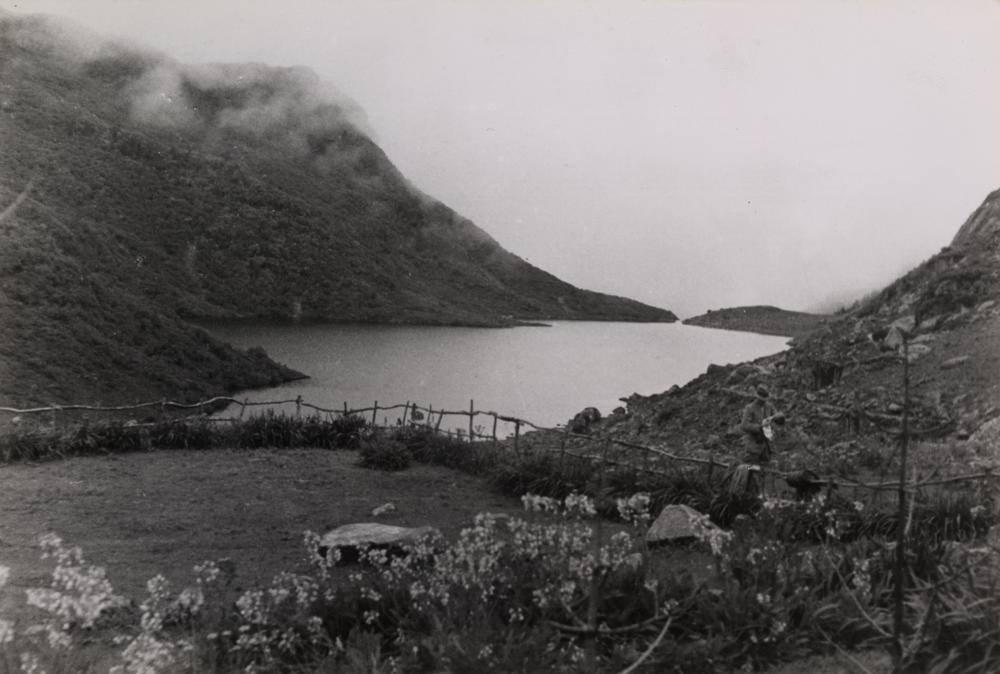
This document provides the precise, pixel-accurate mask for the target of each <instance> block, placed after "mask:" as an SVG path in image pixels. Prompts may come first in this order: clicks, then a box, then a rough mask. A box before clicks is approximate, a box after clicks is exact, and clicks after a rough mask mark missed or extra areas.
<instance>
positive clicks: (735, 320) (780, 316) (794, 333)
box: [684, 306, 829, 337]
mask: <svg viewBox="0 0 1000 674" xmlns="http://www.w3.org/2000/svg"><path fill="white" fill-rule="evenodd" d="M828 318H829V317H828V316H824V315H821V314H808V313H804V312H801V311H786V310H785V309H779V308H778V307H772V306H752V307H731V308H728V309H716V310H714V311H713V310H711V309H709V310H708V312H707V313H704V314H701V315H700V316H694V317H692V318H688V319H685V320H684V323H685V324H686V325H697V326H700V327H703V328H718V329H721V330H740V331H742V332H757V333H760V334H762V335H781V336H787V337H800V336H804V335H807V334H809V333H810V332H812V331H813V330H816V329H818V328H820V327H821V326H822V325H823V324H824V323H825V322H826V321H827V320H828Z"/></svg>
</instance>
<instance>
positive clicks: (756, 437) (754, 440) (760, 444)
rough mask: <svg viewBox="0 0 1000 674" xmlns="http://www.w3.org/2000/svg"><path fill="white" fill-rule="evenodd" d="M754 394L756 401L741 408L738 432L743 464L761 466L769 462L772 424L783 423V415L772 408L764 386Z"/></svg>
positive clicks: (760, 386) (772, 433)
mask: <svg viewBox="0 0 1000 674" xmlns="http://www.w3.org/2000/svg"><path fill="white" fill-rule="evenodd" d="M756 393H757V397H756V399H754V401H753V402H752V403H750V404H749V405H747V406H746V407H744V408H743V418H742V419H741V421H740V430H741V431H743V449H744V454H743V461H744V463H750V464H756V465H762V464H766V463H768V462H769V461H770V460H771V453H772V448H771V440H772V439H773V438H774V428H773V426H772V424H779V425H780V424H783V423H785V415H784V414H781V413H780V412H778V411H777V410H776V409H775V408H774V405H773V404H772V403H771V401H770V399H769V398H770V392H769V391H768V390H767V387H766V386H763V385H758V386H757V389H756Z"/></svg>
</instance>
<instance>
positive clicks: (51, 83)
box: [0, 14, 676, 402]
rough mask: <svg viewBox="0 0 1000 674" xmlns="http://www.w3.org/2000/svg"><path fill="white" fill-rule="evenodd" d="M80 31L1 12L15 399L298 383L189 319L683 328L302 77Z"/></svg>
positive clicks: (5, 279)
mask: <svg viewBox="0 0 1000 674" xmlns="http://www.w3.org/2000/svg"><path fill="white" fill-rule="evenodd" d="M74 30H75V29H72V28H70V27H67V26H65V25H63V24H59V23H54V22H52V21H50V20H48V19H45V18H40V17H16V16H12V15H9V14H2V15H0V147H2V148H3V154H2V157H0V209H4V215H3V217H2V222H0V280H2V293H3V294H2V296H0V302H2V304H3V310H4V316H5V320H4V322H3V325H2V330H0V375H2V376H0V399H2V400H5V401H7V402H25V401H27V400H36V401H37V400H45V399H51V400H65V399H67V398H68V397H70V396H85V395H87V394H88V393H94V394H99V395H100V396H101V397H102V398H106V397H124V396H126V394H127V395H128V396H134V395H136V394H140V393H141V394H153V393H155V394H166V393H172V394H176V393H177V392H178V391H180V392H184V393H187V394H190V395H191V396H193V395H195V394H196V393H198V394H200V393H204V392H208V391H217V390H220V389H228V388H233V387H243V386H246V385H251V384H254V383H259V382H265V383H266V382H271V381H277V380H280V379H282V378H287V376H291V375H289V373H287V372H282V371H281V370H280V369H279V368H277V367H275V366H274V365H273V364H268V365H265V364H264V363H265V362H266V359H265V360H261V358H260V354H257V358H256V359H255V360H254V363H256V365H255V366H254V367H244V366H243V365H241V364H239V363H244V364H245V362H244V361H243V360H241V358H245V357H246V355H245V354H244V355H242V356H241V355H239V354H237V353H236V352H234V351H233V350H231V349H229V348H228V347H225V346H223V345H220V344H217V343H215V342H213V340H211V339H210V338H209V337H208V336H207V335H205V334H204V333H201V332H199V331H197V330H195V329H193V328H191V327H190V326H189V325H187V324H186V323H185V320H184V319H197V318H211V319H217V318H232V319H262V318H266V319H277V320H324V321H371V322H409V323H438V324H468V325H510V324H513V323H515V322H516V321H519V320H522V321H523V320H536V319H547V318H551V319H588V320H601V319H606V320H634V321H672V320H676V317H675V316H674V315H673V314H672V313H670V312H669V311H665V310H663V309H658V308H655V307H650V306H647V305H643V304H640V303H639V302H635V301H632V300H628V299H624V298H619V297H613V296H609V295H604V294H600V293H594V292H588V291H585V290H581V289H579V288H575V287H573V286H571V285H569V284H567V283H565V282H563V281H561V280H559V279H557V278H555V277H554V276H552V275H550V274H547V273H546V272H544V271H542V270H540V269H537V268H535V267H533V266H532V265H530V264H528V263H527V262H525V261H524V260H522V259H521V258H519V257H517V256H516V255H513V254H512V253H509V252H508V251H506V250H504V249H503V248H501V247H500V246H499V245H498V244H497V242H496V241H494V240H493V239H492V238H490V237H489V236H488V235H487V234H486V233H485V232H483V231H482V230H480V229H479V228H477V227H476V226H475V225H474V224H473V223H471V222H470V221H468V220H467V219H465V218H463V217H461V216H460V215H458V214H456V213H455V212H454V211H452V210H451V209H449V208H448V207H447V206H445V205H443V204H441V203H440V202H437V201H435V200H433V199H431V198H429V197H427V196H426V195H424V194H421V193H420V192H419V191H417V190H416V189H414V188H413V187H412V186H411V185H410V184H409V183H408V182H407V181H406V180H405V179H404V178H403V176H402V175H400V173H399V172H398V171H397V170H396V169H395V167H394V166H393V165H392V164H391V162H390V161H389V160H388V159H387V158H386V156H385V154H384V153H383V152H382V151H381V150H380V149H379V148H378V146H377V145H376V144H375V143H374V142H373V141H372V140H371V139H370V138H369V137H368V136H367V135H366V134H365V133H364V132H363V131H362V130H361V129H362V127H363V120H361V119H360V113H359V111H358V110H357V109H356V107H355V106H353V104H351V103H350V102H349V101H346V100H344V99H343V98H342V97H338V96H336V95H335V94H332V93H328V92H324V91H322V87H321V86H320V83H319V82H318V81H317V79H316V77H315V76H314V75H313V74H312V73H310V72H308V71H306V70H304V69H300V68H272V67H268V66H263V65H259V64H240V65H209V66H188V65H183V64H179V63H176V62H174V61H171V60H170V59H168V58H165V57H163V56H160V55H157V54H153V53H149V52H143V51H139V50H136V49H134V48H126V47H122V46H119V45H113V44H110V43H108V42H105V41H102V40H100V39H98V38H96V37H95V36H92V35H86V34H77V33H76V32H74ZM213 359H214V360H213ZM218 359H222V360H223V361H226V362H228V363H230V364H231V365H232V366H233V367H228V366H226V367H222V366H221V365H220V366H219V367H217V365H219V364H218V363H216V360H218ZM210 363H214V364H210ZM147 380H152V381H150V382H149V383H148V385H144V384H143V382H144V381H147Z"/></svg>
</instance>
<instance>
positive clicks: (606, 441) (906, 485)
mask: <svg viewBox="0 0 1000 674" xmlns="http://www.w3.org/2000/svg"><path fill="white" fill-rule="evenodd" d="M220 405H225V406H229V405H237V406H239V407H240V411H239V415H238V416H236V417H214V418H211V421H216V422H222V423H227V422H239V421H240V420H241V419H242V418H243V416H244V414H245V412H246V410H247V408H250V407H272V406H277V405H295V411H296V414H297V415H301V412H302V409H303V408H304V409H308V410H313V411H314V412H318V413H322V414H327V415H330V416H331V417H332V416H333V415H338V416H341V417H347V416H361V415H364V416H365V417H366V419H367V415H368V414H369V413H371V420H370V424H371V426H373V427H382V428H387V427H392V426H394V424H389V423H388V421H387V420H386V422H385V423H384V424H382V425H381V426H380V425H379V424H378V413H379V412H391V411H397V410H403V415H402V418H401V419H397V423H396V424H395V425H396V426H399V425H403V426H405V425H406V424H407V421H409V423H410V424H411V425H416V426H421V427H425V428H429V429H433V431H434V432H435V433H444V434H447V435H448V436H451V435H452V431H451V430H449V429H446V430H444V431H442V430H441V422H442V420H443V419H444V418H445V417H452V416H460V417H468V420H469V422H468V423H469V428H468V435H467V436H465V437H468V440H469V442H475V441H476V440H477V439H479V440H490V441H492V442H493V443H494V444H496V443H497V442H498V441H499V440H500V438H499V437H498V436H497V424H498V423H499V422H504V423H509V424H513V425H514V433H513V436H512V439H513V445H514V450H515V451H520V435H521V428H522V427H524V428H528V429H531V430H534V431H540V432H546V433H555V434H558V435H559V436H560V438H561V442H560V447H559V448H558V449H555V448H545V451H551V452H558V453H559V454H560V456H569V457H572V458H575V459H578V460H585V461H593V462H595V463H599V464H602V465H616V466H623V467H627V468H630V469H631V470H633V471H638V472H645V473H649V474H654V475H657V474H663V471H661V470H657V469H655V468H651V467H650V466H648V465H645V464H647V463H648V461H645V460H644V462H643V463H644V465H641V466H640V465H637V463H636V461H635V460H633V461H627V462H623V461H618V460H615V459H612V458H609V457H608V450H609V449H610V447H611V446H617V447H621V448H625V449H631V450H635V451H636V452H642V453H643V454H644V457H643V458H644V459H648V457H649V456H655V457H657V458H660V459H666V460H667V461H671V462H677V463H687V464H692V465H701V466H706V467H707V469H708V473H709V476H711V475H712V474H713V472H714V471H715V470H722V471H728V470H732V469H733V468H735V467H736V464H729V463H726V462H723V461H716V460H714V459H712V458H709V459H703V458H699V457H693V456H682V455H679V454H676V453H674V452H672V451H669V450H668V449H665V448H663V447H653V446H650V445H642V444H639V443H635V442H629V441H627V440H622V439H620V438H615V437H613V436H608V435H590V434H584V433H576V432H573V431H571V430H570V429H569V428H568V427H566V426H556V427H549V426H543V425H541V424H536V423H534V422H532V421H529V420H527V419H522V418H520V417H516V416H512V415H507V414H500V413H498V412H494V411H492V410H477V409H476V408H475V403H474V401H473V400H470V401H469V409H468V410H447V409H443V408H442V409H434V407H433V406H432V405H428V406H427V407H421V406H419V405H418V404H417V403H413V402H410V401H407V402H405V403H396V404H392V405H379V402H378V401H377V400H376V401H374V403H373V404H372V406H370V407H360V408H351V407H349V406H348V404H347V402H346V401H345V402H344V404H343V407H340V408H328V407H322V406H320V405H315V404H312V403H309V402H306V401H305V400H303V398H302V396H301V395H300V396H297V397H295V398H289V399H285V400H265V401H250V400H248V399H243V400H240V399H237V398H233V397H230V396H215V397H213V398H208V399H206V400H201V401H198V402H194V403H182V402H177V401H173V400H167V399H165V398H164V399H161V400H153V401H149V402H143V403H135V404H131V405H87V404H67V405H57V404H51V405H46V406H40V407H26V408H17V407H6V406H0V413H6V414H10V415H14V416H20V415H30V414H51V415H52V421H53V425H55V415H56V414H57V413H59V412H73V411H89V412H132V411H140V410H148V409H157V408H159V409H160V410H162V411H166V410H167V409H174V410H201V411H208V410H210V409H212V408H217V407H218V406H220ZM414 413H419V414H420V416H419V417H418V416H417V415H416V414H414ZM435 416H436V419H437V420H436V421H435V422H434V423H431V422H432V420H433V419H434V418H435ZM478 416H485V417H488V418H490V419H492V421H493V424H492V431H491V432H490V433H488V434H487V433H477V432H476V431H475V426H474V422H475V419H476V417H478ZM139 425H142V424H139ZM457 435H458V437H463V436H464V433H463V431H461V430H459V431H458V432H457ZM569 439H577V440H582V441H586V442H589V443H598V442H599V443H602V444H603V445H604V449H603V451H602V452H601V453H600V454H577V453H575V452H571V451H568V450H567V449H566V441H567V440H569ZM631 456H634V453H633V454H632V455H631ZM759 470H760V471H761V472H762V473H764V474H765V475H767V476H770V477H772V478H779V479H784V478H788V477H795V476H796V475H797V474H795V473H788V472H784V471H780V470H775V469H772V468H763V467H760V468H759ZM997 478H1000V473H995V472H993V471H992V470H990V469H986V470H983V471H981V472H978V473H969V474H964V475H955V476H947V477H940V478H930V479H926V480H921V481H916V479H914V480H906V481H900V480H893V481H884V482H859V481H855V480H850V479H847V478H845V477H843V476H818V477H817V478H816V479H815V482H816V483H817V484H822V485H824V486H835V487H838V488H839V487H844V488H847V489H855V490H856V489H868V490H874V491H882V490H898V489H901V488H902V489H906V490H907V491H911V492H912V491H913V490H915V489H916V488H917V487H925V486H932V485H943V484H951V483H956V482H967V481H974V480H991V479H997Z"/></svg>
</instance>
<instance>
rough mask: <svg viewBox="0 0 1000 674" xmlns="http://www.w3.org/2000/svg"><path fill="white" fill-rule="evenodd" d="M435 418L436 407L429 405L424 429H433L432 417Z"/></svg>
mask: <svg viewBox="0 0 1000 674" xmlns="http://www.w3.org/2000/svg"><path fill="white" fill-rule="evenodd" d="M433 416H434V405H427V419H425V420H424V427H425V428H430V427H431V417H433Z"/></svg>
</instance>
